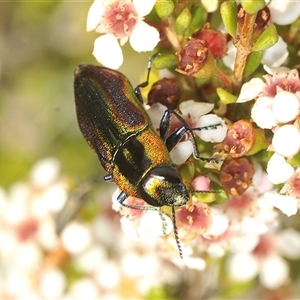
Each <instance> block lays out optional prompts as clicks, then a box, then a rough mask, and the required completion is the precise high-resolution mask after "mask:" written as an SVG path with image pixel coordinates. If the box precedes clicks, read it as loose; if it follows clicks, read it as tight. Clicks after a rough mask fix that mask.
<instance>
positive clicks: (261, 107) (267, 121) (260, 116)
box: [251, 96, 277, 129]
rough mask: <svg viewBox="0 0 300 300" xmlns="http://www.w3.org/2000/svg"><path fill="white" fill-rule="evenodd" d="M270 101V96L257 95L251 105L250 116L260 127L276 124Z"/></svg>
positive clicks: (268, 127)
mask: <svg viewBox="0 0 300 300" xmlns="http://www.w3.org/2000/svg"><path fill="white" fill-rule="evenodd" d="M272 101H273V98H272V97H267V96H264V97H259V98H258V99H257V100H256V102H255V104H254V105H253V107H252V110H251V117H252V119H253V121H254V122H255V123H256V124H257V125H258V126H259V127H260V128H263V129H271V128H272V127H274V126H276V124H277V120H276V118H275V116H274V113H273V111H272V109H271V107H272Z"/></svg>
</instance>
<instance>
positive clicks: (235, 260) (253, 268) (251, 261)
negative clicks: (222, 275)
mask: <svg viewBox="0 0 300 300" xmlns="http://www.w3.org/2000/svg"><path fill="white" fill-rule="evenodd" d="M258 269H259V265H258V262H257V260H256V259H255V258H254V257H253V255H251V254H249V253H244V252H240V253H238V254H235V255H233V256H231V257H229V259H228V261H227V272H228V274H229V276H230V277H231V278H232V279H234V280H236V281H246V280H250V279H253V278H254V277H255V276H256V275H257V273H258Z"/></svg>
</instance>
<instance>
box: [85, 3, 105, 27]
mask: <svg viewBox="0 0 300 300" xmlns="http://www.w3.org/2000/svg"><path fill="white" fill-rule="evenodd" d="M104 9H105V8H104V6H103V0H95V1H94V2H93V4H92V6H91V7H90V9H89V12H88V16H87V20H86V30H87V31H91V30H94V29H95V28H96V27H97V26H98V24H99V23H100V21H101V18H102V14H103V13H104Z"/></svg>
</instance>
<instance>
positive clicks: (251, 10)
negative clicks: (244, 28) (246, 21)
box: [241, 0, 266, 15]
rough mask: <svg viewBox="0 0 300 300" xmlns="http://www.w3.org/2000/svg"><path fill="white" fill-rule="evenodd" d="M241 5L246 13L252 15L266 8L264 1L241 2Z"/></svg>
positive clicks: (245, 0) (244, 0) (242, 0)
mask: <svg viewBox="0 0 300 300" xmlns="http://www.w3.org/2000/svg"><path fill="white" fill-rule="evenodd" d="M241 5H242V7H243V9H244V10H245V11H246V13H248V14H251V15H252V14H255V13H257V12H258V11H259V10H261V9H263V8H264V7H265V6H266V2H265V0H255V1H253V0H252V1H249V0H241Z"/></svg>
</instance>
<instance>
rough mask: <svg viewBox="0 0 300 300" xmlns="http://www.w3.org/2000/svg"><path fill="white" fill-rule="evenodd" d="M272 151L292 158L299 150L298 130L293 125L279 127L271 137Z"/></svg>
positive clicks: (299, 134)
mask: <svg viewBox="0 0 300 300" xmlns="http://www.w3.org/2000/svg"><path fill="white" fill-rule="evenodd" d="M272 146H273V148H274V150H275V151H276V152H277V153H279V154H281V155H283V156H285V157H292V156H294V155H296V154H297V153H298V152H299V150H300V130H299V128H298V127H296V126H295V125H291V124H287V125H283V126H282V127H279V128H278V129H277V130H276V131H275V133H274V136H273V139H272Z"/></svg>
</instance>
